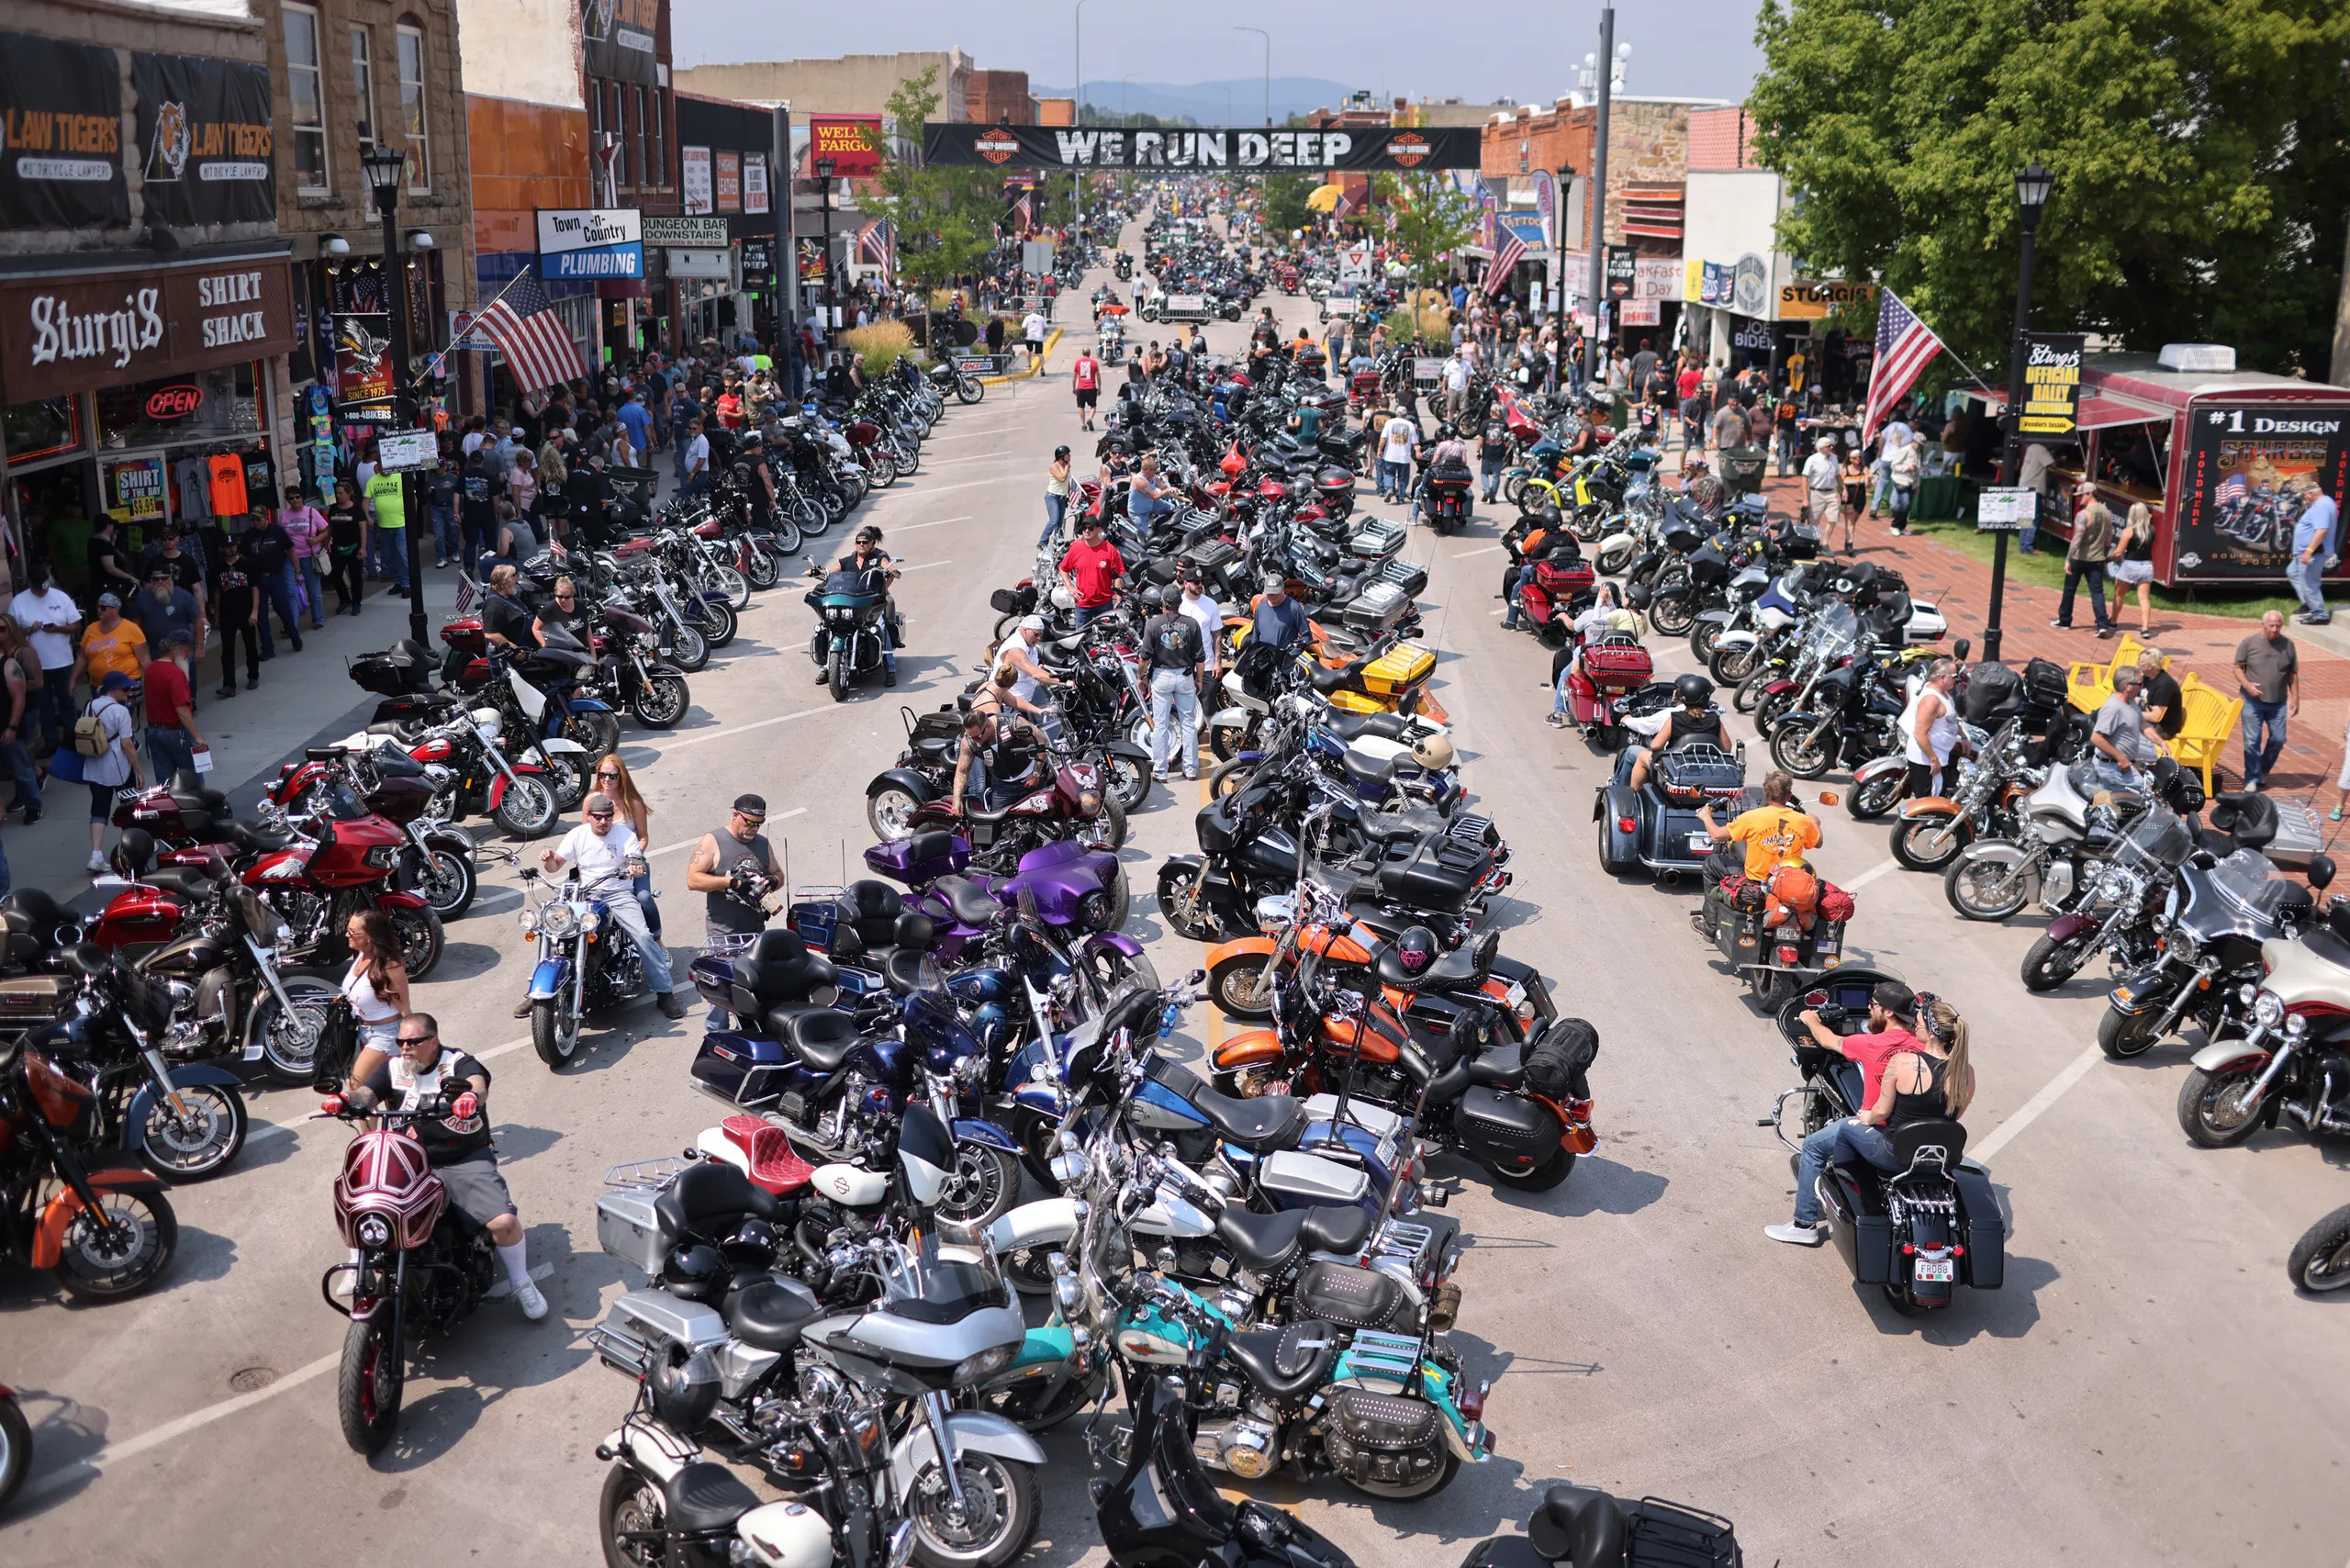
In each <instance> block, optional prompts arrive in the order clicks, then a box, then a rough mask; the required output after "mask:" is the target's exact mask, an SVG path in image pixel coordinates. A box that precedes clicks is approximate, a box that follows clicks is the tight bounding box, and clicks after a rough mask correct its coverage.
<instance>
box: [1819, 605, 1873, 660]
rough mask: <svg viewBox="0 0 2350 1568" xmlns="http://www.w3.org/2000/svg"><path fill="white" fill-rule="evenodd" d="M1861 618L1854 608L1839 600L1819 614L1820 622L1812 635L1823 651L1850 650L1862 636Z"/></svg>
mask: <svg viewBox="0 0 2350 1568" xmlns="http://www.w3.org/2000/svg"><path fill="white" fill-rule="evenodd" d="M1860 630H1861V618H1860V617H1859V616H1857V615H1855V614H1853V613H1852V606H1851V605H1849V604H1846V603H1845V602H1844V601H1843V600H1841V599H1838V600H1837V601H1835V602H1834V603H1832V604H1830V605H1829V606H1828V607H1827V608H1826V609H1824V610H1821V611H1820V612H1819V621H1818V623H1817V624H1816V625H1815V626H1813V628H1812V635H1813V636H1814V637H1815V638H1817V639H1818V645H1819V646H1820V647H1821V648H1822V649H1823V650H1834V649H1838V648H1849V647H1851V646H1852V643H1853V640H1854V639H1855V638H1857V637H1858V636H1859V635H1860Z"/></svg>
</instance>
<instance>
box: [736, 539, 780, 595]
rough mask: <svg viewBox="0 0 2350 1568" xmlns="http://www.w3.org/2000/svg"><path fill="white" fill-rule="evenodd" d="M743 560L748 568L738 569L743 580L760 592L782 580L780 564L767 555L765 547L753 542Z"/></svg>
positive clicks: (772, 556) (773, 557) (770, 555)
mask: <svg viewBox="0 0 2350 1568" xmlns="http://www.w3.org/2000/svg"><path fill="white" fill-rule="evenodd" d="M743 559H744V560H745V561H746V562H748V563H749V565H748V566H743V567H741V568H740V570H741V571H742V574H743V580H744V582H746V583H748V584H750V585H751V586H752V587H753V588H757V589H759V590H760V591H761V592H765V591H766V590H767V589H768V588H773V587H775V585H776V584H778V583H779V582H781V581H782V580H783V566H782V564H781V563H780V562H778V560H777V559H776V558H775V556H774V555H773V554H769V553H768V551H767V547H766V546H765V545H763V544H760V543H756V542H754V543H752V545H751V547H750V549H749V550H748V551H746V552H745V553H744V556H743Z"/></svg>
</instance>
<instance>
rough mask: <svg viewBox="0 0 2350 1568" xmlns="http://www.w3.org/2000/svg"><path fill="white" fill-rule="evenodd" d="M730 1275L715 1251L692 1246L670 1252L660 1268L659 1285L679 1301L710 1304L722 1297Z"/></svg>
mask: <svg viewBox="0 0 2350 1568" xmlns="http://www.w3.org/2000/svg"><path fill="white" fill-rule="evenodd" d="M730 1272H731V1271H729V1270H728V1268H727V1267H726V1260H725V1259H724V1258H723V1257H722V1256H721V1255H720V1254H719V1250H718V1249H717V1248H715V1247H706V1246H702V1245H700V1244H699V1243H696V1244H695V1245H693V1246H690V1247H679V1248H677V1249H674V1250H672V1251H671V1252H670V1254H669V1257H668V1260H667V1261H666V1262H665V1263H664V1264H663V1265H662V1266H661V1283H662V1285H663V1287H664V1288H665V1289H666V1290H667V1291H668V1293H669V1294H671V1295H674V1296H677V1297H678V1298H680V1299H681V1300H685V1301H699V1302H713V1301H716V1300H717V1299H718V1298H719V1297H720V1296H721V1295H722V1294H725V1292H726V1281H727V1276H728V1274H729V1273H730Z"/></svg>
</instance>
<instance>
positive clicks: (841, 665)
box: [824, 643, 856, 702]
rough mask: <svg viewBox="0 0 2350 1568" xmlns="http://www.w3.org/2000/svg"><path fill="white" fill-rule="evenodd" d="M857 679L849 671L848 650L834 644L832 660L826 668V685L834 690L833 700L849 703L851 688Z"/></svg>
mask: <svg viewBox="0 0 2350 1568" xmlns="http://www.w3.org/2000/svg"><path fill="white" fill-rule="evenodd" d="M855 679H856V677H855V676H854V675H852V674H851V673H850V671H849V667H848V650H847V649H846V648H845V647H843V646H841V645H840V644H837V643H835V644H833V654H832V658H831V660H830V661H829V662H828V663H827V664H826V665H825V666H824V684H825V685H826V686H829V687H830V688H832V691H833V700H834V701H835V702H845V701H847V700H848V689H849V686H850V684H851V683H852V682H853V681H854V680H855Z"/></svg>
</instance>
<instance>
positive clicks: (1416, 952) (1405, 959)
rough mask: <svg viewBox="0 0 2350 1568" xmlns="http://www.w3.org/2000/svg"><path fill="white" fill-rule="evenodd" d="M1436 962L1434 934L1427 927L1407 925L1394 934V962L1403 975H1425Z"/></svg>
mask: <svg viewBox="0 0 2350 1568" xmlns="http://www.w3.org/2000/svg"><path fill="white" fill-rule="evenodd" d="M1436 960H1437V945H1436V933H1435V932H1433V931H1430V930H1429V929H1428V928H1427V926H1425V925H1407V926H1405V927H1404V929H1403V930H1401V931H1399V932H1397V933H1396V934H1395V961H1396V962H1397V963H1399V964H1401V965H1403V967H1404V973H1405V974H1413V975H1417V974H1425V973H1427V968H1428V966H1429V965H1430V964H1433V963H1435V962H1436Z"/></svg>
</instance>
